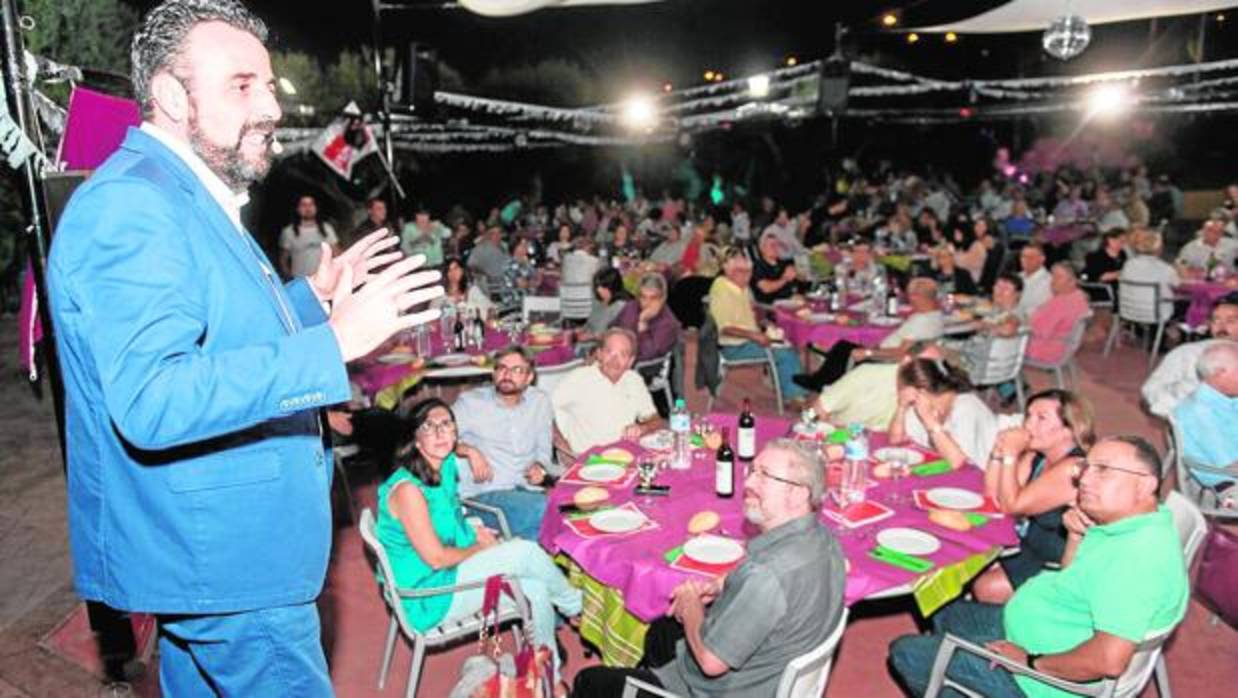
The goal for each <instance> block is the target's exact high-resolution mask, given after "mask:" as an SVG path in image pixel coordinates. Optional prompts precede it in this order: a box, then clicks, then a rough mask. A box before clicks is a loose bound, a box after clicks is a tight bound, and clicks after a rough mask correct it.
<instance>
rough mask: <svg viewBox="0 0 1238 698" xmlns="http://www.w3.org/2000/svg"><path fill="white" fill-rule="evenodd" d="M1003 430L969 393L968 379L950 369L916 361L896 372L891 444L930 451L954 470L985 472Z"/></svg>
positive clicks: (932, 361) (939, 363) (938, 362)
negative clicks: (971, 467) (968, 467)
mask: <svg viewBox="0 0 1238 698" xmlns="http://www.w3.org/2000/svg"><path fill="white" fill-rule="evenodd" d="M1015 419H1016V420H1017V419H1018V418H1017V417H1016V418H1015ZM1003 426H1004V425H1003V424H1002V423H1001V420H999V418H998V416H997V415H995V414H993V411H992V410H990V409H989V407H988V405H986V404H985V403H984V401H983V400H981V399H980V398H979V397H977V396H976V394H975V393H973V392H972V386H971V383H970V382H969V381H968V380H967V377H966V376H965V375H963V373H962V372H961V371H959V370H958V369H956V368H954V367H953V366H949V365H947V364H946V363H945V362H943V361H941V360H939V359H926V358H916V359H912V360H910V361H908V362H907V363H905V364H903V365H902V367H900V368H899V370H898V407H897V409H895V411H894V417H893V418H892V419H891V420H890V443H891V444H895V445H897V444H903V443H907V442H911V443H914V444H916V445H917V446H920V447H922V448H927V449H932V450H934V451H936V452H938V453H940V454H941V455H942V456H943V457H944V458H945V459H946V460H948V461H950V467H952V468H956V469H957V468H961V467H962V466H963V464H964V463H968V462H970V463H972V464H973V465H977V466H980V467H983V466H984V464H985V463H986V462H987V461H988V459H989V452H990V451H992V450H993V443H994V442H995V441H996V440H997V434H998V433H999V432H1000V431H1001V429H1002V427H1003Z"/></svg>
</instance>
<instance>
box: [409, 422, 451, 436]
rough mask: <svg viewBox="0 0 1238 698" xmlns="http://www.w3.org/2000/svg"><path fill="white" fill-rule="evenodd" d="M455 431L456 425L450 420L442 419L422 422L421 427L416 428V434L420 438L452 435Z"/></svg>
mask: <svg viewBox="0 0 1238 698" xmlns="http://www.w3.org/2000/svg"><path fill="white" fill-rule="evenodd" d="M455 431H456V423H455V422H453V421H452V420H450V419H444V420H440V421H437V422H422V423H421V426H419V427H417V433H418V434H421V435H422V436H428V435H430V434H452V433H455Z"/></svg>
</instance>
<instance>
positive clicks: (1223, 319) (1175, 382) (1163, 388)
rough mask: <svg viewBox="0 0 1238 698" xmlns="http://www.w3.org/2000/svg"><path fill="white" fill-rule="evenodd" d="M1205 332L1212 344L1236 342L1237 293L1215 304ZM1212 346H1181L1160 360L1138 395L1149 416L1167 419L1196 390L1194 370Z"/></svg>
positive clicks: (1196, 379)
mask: <svg viewBox="0 0 1238 698" xmlns="http://www.w3.org/2000/svg"><path fill="white" fill-rule="evenodd" d="M1208 328H1209V331H1210V334H1211V337H1212V340H1217V339H1231V340H1238V291H1235V292H1233V293H1230V294H1229V295H1228V296H1225V297H1224V298H1222V299H1221V300H1220V301H1217V304H1216V305H1215V306H1213V308H1212V320H1211V322H1210V323H1209V325H1208ZM1211 344H1213V341H1209V340H1205V341H1202V342H1190V343H1188V344H1183V345H1181V346H1177V347H1174V349H1173V351H1171V352H1169V353H1168V354H1166V355H1165V358H1163V359H1161V362H1160V363H1159V364H1157V366H1156V370H1154V371H1153V372H1152V375H1150V376H1148V380H1146V381H1144V384H1143V388H1142V389H1141V391H1140V392H1141V393H1143V399H1144V402H1145V403H1147V405H1148V411H1149V412H1151V413H1152V414H1154V415H1156V416H1158V417H1163V418H1165V419H1168V418H1169V415H1170V413H1171V412H1173V409H1174V407H1176V406H1177V405H1178V402H1180V401H1181V400H1182V399H1183V398H1185V397H1186V396H1187V395H1190V394H1191V393H1192V392H1194V391H1195V389H1196V388H1198V387H1199V376H1198V375H1197V374H1196V373H1195V366H1196V364H1197V363H1198V362H1199V357H1200V356H1202V355H1203V353H1204V350H1205V349H1207V348H1208V347H1209V346H1210V345H1211Z"/></svg>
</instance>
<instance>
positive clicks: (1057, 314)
mask: <svg viewBox="0 0 1238 698" xmlns="http://www.w3.org/2000/svg"><path fill="white" fill-rule="evenodd" d="M1051 273H1052V279H1051V281H1050V284H1049V288H1050V289H1051V290H1052V291H1053V296H1052V297H1051V298H1050V299H1049V300H1048V301H1047V302H1046V303H1045V304H1044V305H1042V306H1040V307H1039V308H1037V309H1036V312H1034V313H1032V317H1031V321H1030V322H1029V327H1030V329H1031V331H1032V337H1031V340H1030V341H1029V342H1028V344H1027V358H1029V359H1033V360H1035V361H1041V362H1046V363H1049V362H1054V361H1058V360H1059V359H1061V358H1062V356H1064V355H1065V354H1066V349H1067V341H1068V340H1069V339H1070V332H1071V330H1072V329H1074V327H1075V323H1076V322H1078V321H1079V320H1080V319H1082V318H1083V317H1084V316H1086V315H1087V314H1088V313H1089V312H1091V309H1090V308H1089V307H1088V297H1087V294H1085V293H1084V292H1083V291H1082V290H1081V289H1080V288H1079V282H1078V279H1077V278H1076V277H1075V270H1074V268H1072V267H1071V266H1070V264H1068V263H1066V262H1058V263H1057V264H1054V265H1053V268H1052V270H1051Z"/></svg>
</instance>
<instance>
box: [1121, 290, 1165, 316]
mask: <svg viewBox="0 0 1238 698" xmlns="http://www.w3.org/2000/svg"><path fill="white" fill-rule="evenodd" d="M1169 316H1170V313H1168V312H1165V308H1164V306H1163V305H1162V303H1161V287H1160V284H1154V283H1145V282H1142V281H1118V317H1120V318H1122V319H1123V320H1127V321H1129V322H1138V323H1143V324H1145V325H1158V324H1160V323H1162V322H1166V321H1168V320H1169Z"/></svg>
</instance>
